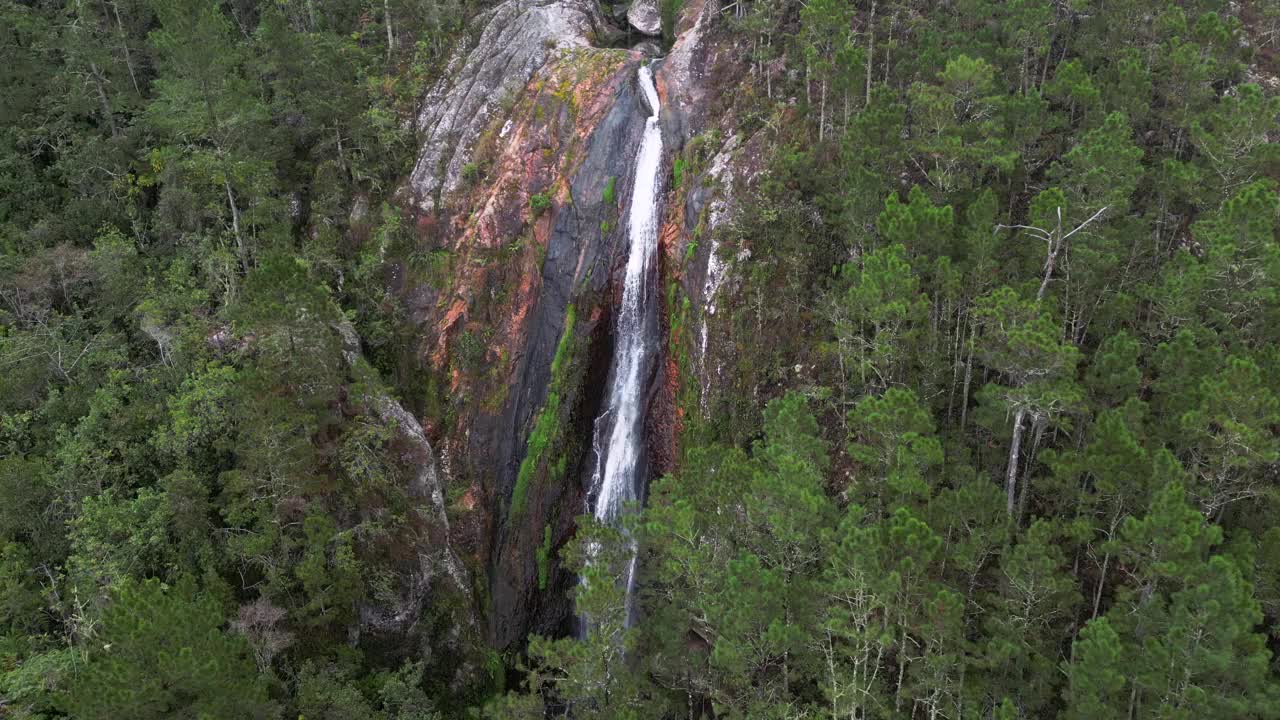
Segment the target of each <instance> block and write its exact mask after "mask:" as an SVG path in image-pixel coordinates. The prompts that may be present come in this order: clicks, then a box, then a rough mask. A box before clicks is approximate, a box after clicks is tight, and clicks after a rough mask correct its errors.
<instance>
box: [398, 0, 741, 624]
mask: <svg viewBox="0 0 1280 720" xmlns="http://www.w3.org/2000/svg"><path fill="white" fill-rule="evenodd" d="M716 7H717V4H716V3H713V2H710V0H690V2H688V3H687V4H686V6H685V9H684V11H683V13H682V15H681V17H680V19H679V22H678V23H677V26H676V31H677V33H678V37H677V40H676V43H675V45H674V47H673V48H672V50H671V52H670V53H669V55H668V56H667V58H665V59H664V60H662V61H661V62H660V63H659V65H658V70H657V72H656V73H655V76H656V78H657V84H658V87H659V92H660V94H661V95H662V114H661V124H662V126H663V132H664V144H665V145H666V146H667V147H668V148H669V150H668V153H667V156H666V157H667V161H666V163H665V164H664V170H663V172H664V173H665V172H668V171H669V168H670V167H671V162H670V160H671V157H672V155H673V154H675V153H684V154H685V155H686V158H685V162H684V164H683V165H682V168H683V169H684V171H685V173H686V175H685V178H684V180H683V182H681V183H680V184H679V186H678V187H673V188H672V190H671V192H670V194H669V195H668V197H667V200H666V202H665V203H664V205H665V207H666V208H668V214H667V216H666V220H665V222H664V225H663V227H662V231H661V237H660V245H661V253H662V260H661V262H660V270H659V272H660V273H661V277H660V278H659V280H660V285H659V287H661V288H663V289H664V291H663V293H662V294H663V295H664V299H663V302H666V301H667V300H669V299H675V300H677V306H683V307H685V308H688V307H690V306H692V307H693V308H694V312H696V313H697V314H698V315H699V316H701V317H702V318H706V317H710V316H712V315H714V303H713V302H712V298H713V297H714V296H715V294H716V292H717V290H718V289H719V288H720V287H721V286H722V285H723V284H724V282H725V278H726V277H727V276H728V275H729V274H731V268H730V267H729V266H728V264H726V263H731V262H732V258H735V257H738V256H737V255H735V254H733V253H734V252H735V251H732V250H723V251H721V250H717V247H719V245H717V242H718V241H717V240H714V239H712V240H710V241H709V242H698V241H696V239H697V238H699V236H700V234H701V233H704V232H705V231H706V228H707V218H708V216H709V215H710V216H712V217H711V219H712V221H713V222H712V224H714V223H715V222H718V221H720V220H722V219H723V217H724V216H725V215H727V214H728V212H729V208H730V207H731V203H730V189H729V188H730V186H731V185H733V184H734V183H735V182H738V181H740V180H741V179H742V178H746V177H749V176H750V172H745V173H744V172H741V168H739V167H737V166H738V163H739V160H740V158H742V157H743V152H744V148H746V147H750V146H751V145H752V143H751V141H750V140H744V139H743V138H741V137H737V136H738V133H737V132H736V131H735V129H734V128H733V127H732V125H731V123H732V117H731V116H730V115H728V114H727V113H724V112H723V110H724V109H725V108H726V107H728V106H730V105H731V104H732V102H733V97H732V90H733V88H734V87H735V83H736V81H737V77H736V76H735V75H734V72H740V71H741V69H742V64H741V63H736V60H735V58H736V57H737V56H736V55H735V52H738V51H735V50H734V49H733V45H732V43H731V42H719V40H720V39H722V38H724V37H726V36H724V35H717V32H716V27H715V24H714V13H715V9H716ZM594 8H595V4H594V3H592V2H589V0H557V1H556V2H535V3H533V4H525V5H521V4H517V3H516V2H514V0H512V1H510V2H507V3H504V4H503V5H500V6H499V7H498V8H496V9H495V10H493V11H490V12H489V13H487V14H485V15H484V16H482V18H481V19H480V22H483V23H485V27H484V30H483V32H482V33H481V34H480V39H479V40H478V41H477V42H476V43H475V45H474V46H471V47H468V48H465V49H463V50H462V51H460V52H459V53H458V55H457V56H455V57H454V59H453V61H452V67H451V69H450V71H449V72H448V73H446V78H447V79H446V80H443V81H442V82H441V83H439V84H438V85H437V86H435V87H434V88H433V89H432V90H431V92H430V93H429V94H428V96H427V99H426V100H425V101H424V103H423V106H422V112H421V114H420V117H419V126H420V128H421V130H422V137H423V145H422V152H421V154H420V156H419V158H418V160H417V164H416V166H415V169H414V171H413V174H412V176H411V177H410V179H409V182H408V183H407V184H406V186H405V188H404V195H403V196H402V197H403V199H404V207H405V208H406V209H408V210H409V211H410V212H411V213H412V215H413V220H414V227H415V228H416V229H417V232H418V238H419V243H418V247H417V248H416V250H415V253H414V254H415V256H416V257H417V258H419V259H420V258H423V257H430V258H434V259H437V260H433V262H438V263H439V264H440V265H441V267H442V271H441V272H438V273H434V274H433V273H432V272H430V271H428V270H424V269H423V268H421V267H417V268H415V267H414V263H415V261H414V260H413V259H411V258H400V259H399V261H398V262H395V263H393V266H392V267H391V268H390V269H389V272H388V277H389V279H390V280H391V282H392V285H393V287H394V289H395V290H396V291H397V292H398V293H399V295H400V297H401V298H402V299H403V301H404V303H405V305H406V307H407V308H408V310H409V313H410V316H411V318H412V319H413V321H414V322H415V323H416V325H417V326H418V327H419V328H420V342H421V346H420V352H421V355H422V357H423V358H424V359H425V361H426V363H427V364H428V365H429V366H430V367H431V368H432V369H433V370H434V374H435V377H437V378H438V379H439V385H440V391H441V395H442V398H441V402H443V403H447V405H448V409H447V412H446V413H441V415H442V416H445V415H447V417H448V418H449V421H448V423H447V424H446V425H444V426H442V427H440V428H436V429H430V428H429V429H428V432H427V433H423V435H422V437H423V441H424V442H425V441H426V437H427V434H429V433H433V432H434V433H438V434H439V435H440V436H442V437H438V438H437V439H439V440H442V442H438V443H437V446H442V447H445V448H447V450H448V452H447V453H446V457H445V458H444V461H445V462H446V463H447V465H448V466H449V467H450V473H449V478H448V482H450V483H454V485H451V487H450V493H449V495H450V496H452V497H458V496H461V497H464V498H466V499H467V502H465V503H455V506H454V507H451V508H450V512H451V513H452V514H451V515H450V516H449V517H450V519H452V520H453V521H454V523H453V528H452V529H453V531H454V532H455V533H457V532H458V528H459V527H467V528H475V530H474V532H473V531H472V530H467V534H468V540H467V541H459V540H458V538H457V537H455V538H454V540H455V542H454V543H453V545H452V547H455V548H465V549H464V550H459V553H458V558H459V560H461V562H462V567H464V568H469V569H470V570H471V571H472V572H473V573H483V574H484V575H486V576H487V577H486V578H484V579H483V580H481V581H480V582H487V593H486V594H485V595H484V598H485V600H486V601H487V602H486V603H485V604H484V607H483V609H482V610H480V612H481V613H482V615H483V617H484V620H485V622H484V623H483V624H484V629H485V632H486V634H487V636H488V641H489V642H490V643H491V644H492V645H493V646H495V647H497V648H508V647H518V646H519V645H520V644H521V643H522V642H523V641H524V639H525V638H526V637H527V635H528V633H529V632H531V631H532V632H537V633H540V634H553V635H554V634H558V633H563V632H566V631H567V630H568V629H569V621H570V620H571V612H572V608H571V606H570V604H569V602H568V600H567V598H568V594H569V590H570V589H571V588H572V586H573V584H574V583H575V582H576V580H575V578H573V577H572V576H571V575H570V574H569V573H567V572H564V571H563V570H561V569H560V567H559V563H558V561H557V560H556V559H555V558H556V550H557V549H558V548H559V547H560V546H561V545H563V544H564V543H565V542H567V541H568V539H569V538H571V537H572V535H573V532H574V518H575V517H576V516H577V515H578V514H580V513H581V512H583V510H584V509H585V508H584V504H583V503H584V497H583V491H584V486H585V484H586V483H585V482H584V478H586V477H588V476H589V469H588V463H589V457H588V456H589V454H590V449H591V448H590V436H591V429H592V424H593V421H594V419H595V417H596V416H597V415H598V413H599V411H600V404H601V400H602V397H601V395H602V391H603V387H604V384H605V380H606V377H607V374H608V370H609V359H610V357H611V354H612V337H611V333H612V319H611V313H612V308H613V307H614V306H615V304H616V302H617V295H618V294H619V290H620V281H621V276H622V273H621V270H622V267H623V265H624V262H625V249H626V243H627V238H626V234H625V228H624V227H623V226H624V225H625V212H624V209H625V208H627V207H628V204H629V200H630V195H631V192H632V188H631V183H632V181H633V167H632V166H633V162H634V154H635V151H636V149H637V146H638V141H639V138H640V134H641V132H642V129H643V125H644V118H645V116H646V115H647V110H646V109H645V108H643V107H641V106H640V101H639V99H638V96H637V88H636V80H635V77H636V68H637V66H638V65H639V64H640V63H641V62H645V61H647V58H646V56H645V53H644V52H643V51H641V50H632V51H625V50H620V49H605V48H596V47H591V46H590V42H591V40H592V39H593V38H594V37H597V36H599V32H600V31H599V28H598V25H597V24H598V23H599V22H601V21H600V18H599V17H598V16H597V14H596V11H595V9H594ZM630 9H631V10H633V11H636V12H637V13H638V12H641V11H642V10H643V8H638V5H632V7H631V8H630ZM649 9H650V10H652V15H653V17H652V20H654V21H655V22H654V23H650V22H649V21H648V20H645V21H644V22H645V27H648V28H650V30H651V31H652V32H654V33H657V32H660V27H659V25H660V23H656V20H657V6H656V4H651V5H649ZM645 12H647V11H645ZM630 14H635V13H630ZM645 27H641V28H639V29H641V30H642V31H645ZM686 144H690V146H691V148H692V147H693V146H694V145H696V147H697V149H696V152H695V151H694V150H692V149H690V150H684V149H683V148H685V146H686ZM695 156H696V157H695ZM723 258H730V260H728V261H724V260H723ZM672 283H674V287H675V288H676V289H678V291H679V293H680V296H679V297H677V296H672V295H668V293H667V290H668V289H671V288H672V287H673V285H672ZM682 298H688V299H689V300H690V301H691V302H681V299H682ZM675 311H676V308H674V307H665V308H664V309H663V313H664V315H666V316H671V315H672V314H673V313H674V312H675ZM688 319H689V320H691V321H694V322H683V323H680V324H679V327H676V323H675V322H674V321H672V320H671V318H670V317H668V318H667V319H666V320H664V322H663V325H664V327H663V328H662V332H663V335H664V338H670V340H671V344H670V346H669V347H668V343H667V342H666V341H663V342H661V343H660V344H661V346H662V349H661V351H660V357H659V358H658V365H659V367H661V368H664V369H663V370H662V374H663V376H664V377H661V378H659V380H660V382H655V383H654V385H653V388H654V390H653V392H652V394H651V397H652V400H651V403H652V408H653V410H652V411H651V412H650V414H649V416H650V424H649V426H648V427H647V432H648V433H649V435H650V436H651V440H650V443H649V445H650V449H651V450H650V451H651V454H652V464H653V466H654V467H655V468H656V469H657V471H659V472H662V471H665V470H668V469H670V468H672V467H673V463H674V462H675V457H676V448H675V439H676V436H677V431H676V428H677V427H678V425H679V412H680V411H679V407H678V406H679V405H680V401H678V400H677V399H676V396H677V394H679V393H682V392H687V390H688V389H691V388H698V389H699V390H701V389H703V388H704V386H705V384H706V383H709V382H710V380H709V379H708V378H709V377H710V374H709V372H708V370H707V368H708V367H709V366H708V365H707V362H706V361H705V358H706V356H707V354H708V353H707V352H706V349H705V344H704V345H702V347H701V348H697V347H695V348H694V350H693V352H694V354H695V356H696V357H695V358H694V361H693V365H688V364H687V363H684V361H682V360H679V359H678V358H679V357H681V356H682V355H683V354H685V352H686V350H684V349H681V348H680V347H678V346H677V345H678V342H684V341H683V340H681V339H680V338H683V337H684V336H685V335H687V334H688V333H689V332H690V328H695V327H699V323H702V324H701V327H702V332H703V336H704V337H705V336H706V332H707V328H706V325H705V321H704V320H699V319H698V318H688ZM712 332H713V333H714V330H712ZM713 337H714V335H713ZM682 367H683V369H682ZM553 368H554V370H553ZM691 375H696V376H698V377H697V378H694V379H690V378H689V377H687V376H691ZM682 384H683V385H682ZM682 388H683V389H682ZM406 424H407V423H406ZM535 427H545V428H551V429H552V432H551V436H550V437H544V436H539V438H538V440H537V442H531V441H530V437H531V434H532V433H533V432H534V429H535ZM539 432H541V431H539ZM410 434H412V433H410ZM433 437H435V436H434V435H433ZM437 480H438V478H437ZM437 484H438V483H437ZM422 486H423V488H424V489H428V494H430V491H429V488H431V487H432V486H433V481H432V480H431V479H430V478H424V479H423V481H422ZM460 514H461V517H460V516H459V515H460ZM436 567H437V568H440V567H443V566H441V565H437V566H436ZM437 572H438V570H437ZM380 617H384V618H387V617H394V613H391V614H390V615H386V616H380ZM384 621H385V620H384ZM388 622H389V621H388Z"/></svg>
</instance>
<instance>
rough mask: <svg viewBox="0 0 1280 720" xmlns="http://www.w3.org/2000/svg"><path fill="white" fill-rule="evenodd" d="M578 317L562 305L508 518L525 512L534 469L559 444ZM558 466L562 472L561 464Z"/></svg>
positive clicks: (536, 468) (572, 309)
mask: <svg viewBox="0 0 1280 720" xmlns="http://www.w3.org/2000/svg"><path fill="white" fill-rule="evenodd" d="M577 317H578V315H577V310H576V309H575V308H574V306H573V304H572V303H570V304H569V306H568V307H566V308H565V313H564V331H563V332H562V333H561V335H560V342H559V343H557V344H556V354H555V357H554V358H552V360H551V382H550V384H549V385H548V388H547V399H546V401H545V402H544V403H543V404H542V409H541V410H539V411H538V415H537V416H536V417H535V419H534V421H533V429H532V430H531V431H530V432H529V441H528V443H527V445H526V448H525V454H524V459H523V460H521V461H520V470H519V472H518V473H517V474H516V486H515V488H514V489H513V490H512V492H511V512H510V517H511V518H519V517H520V516H521V515H523V514H524V509H525V503H526V502H527V501H528V497H529V485H530V483H531V481H532V480H533V476H534V473H535V472H537V471H538V469H539V468H540V467H541V466H542V464H543V460H544V459H545V458H546V453H547V451H548V450H552V451H554V450H556V449H557V448H559V447H560V445H561V441H562V438H563V435H564V425H565V422H566V418H564V417H562V414H561V412H560V398H561V393H565V392H568V390H569V388H568V383H569V374H570V373H569V368H570V366H571V365H572V364H573V358H572V354H573V346H574V340H575V338H574V335H573V330H574V325H575V324H576V322H577ZM560 467H561V472H562V473H563V468H564V466H563V465H560Z"/></svg>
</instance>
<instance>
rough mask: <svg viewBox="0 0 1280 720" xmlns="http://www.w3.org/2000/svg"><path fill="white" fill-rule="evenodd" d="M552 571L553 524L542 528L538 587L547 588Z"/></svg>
mask: <svg viewBox="0 0 1280 720" xmlns="http://www.w3.org/2000/svg"><path fill="white" fill-rule="evenodd" d="M550 571H551V525H549V524H548V525H545V526H543V528H542V545H541V546H540V547H539V548H538V589H539V590H546V589H547V579H548V577H549V576H550Z"/></svg>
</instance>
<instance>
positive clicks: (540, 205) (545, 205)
mask: <svg viewBox="0 0 1280 720" xmlns="http://www.w3.org/2000/svg"><path fill="white" fill-rule="evenodd" d="M550 208H551V196H550V195H547V194H546V193H534V194H533V195H530V196H529V214H530V215H532V216H533V217H535V218H536V217H538V216H539V215H541V214H542V213H544V212H546V211H547V210H549V209H550Z"/></svg>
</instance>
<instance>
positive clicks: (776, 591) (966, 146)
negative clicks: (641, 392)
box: [493, 0, 1280, 720]
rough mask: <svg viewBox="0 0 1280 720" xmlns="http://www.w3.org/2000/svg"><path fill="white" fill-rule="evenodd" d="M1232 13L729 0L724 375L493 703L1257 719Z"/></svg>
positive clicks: (1251, 103)
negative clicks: (766, 155) (753, 153)
mask: <svg viewBox="0 0 1280 720" xmlns="http://www.w3.org/2000/svg"><path fill="white" fill-rule="evenodd" d="M1265 5H1267V4H1266V3H1239V4H1235V5H1232V6H1230V7H1229V6H1228V4H1227V3H1220V2H1194V1H1187V2H1167V1H1164V0H1161V1H1160V2H1155V3H1151V2H1125V1H1123V0H1121V1H1120V2H1106V3H1102V2H1082V3H1057V2H1037V1H1035V0H1028V1H1025V2H1003V1H996V0H965V1H963V2H955V3H934V2H914V1H911V0H897V1H888V2H883V1H877V2H872V1H865V2H853V3H849V2H841V1H839V0H835V1H831V0H810V1H809V2H807V3H796V2H788V1H787V0H772V1H771V0H759V1H758V2H752V3H734V4H732V5H726V9H729V8H731V9H732V11H733V12H732V14H733V16H734V17H732V18H731V19H728V20H726V25H727V28H726V29H724V32H726V33H732V34H733V35H734V37H735V39H736V40H737V41H738V43H739V46H740V47H743V46H745V47H746V48H747V52H748V53H749V56H748V57H747V58H745V60H746V61H747V62H750V63H751V73H750V75H748V77H747V79H746V80H745V81H744V83H743V86H742V87H741V88H740V91H739V92H737V93H735V94H734V96H733V97H732V98H731V100H730V101H729V106H728V107H727V108H726V110H727V113H728V114H729V115H730V116H732V117H733V118H734V120H735V121H734V122H733V123H731V124H730V125H729V129H730V131H732V132H736V133H737V134H739V135H740V137H741V138H743V139H747V138H749V139H750V142H751V143H764V144H766V145H767V146H768V147H770V148H771V149H772V152H771V157H772V160H771V161H770V165H769V167H768V168H767V169H766V174H765V176H764V179H762V180H761V181H760V182H759V183H758V184H757V185H755V186H749V185H743V184H739V185H736V186H734V187H733V188H731V189H730V190H731V192H730V195H731V196H733V195H736V196H737V202H736V207H737V208H738V216H737V217H736V218H735V219H734V220H733V221H731V224H730V226H728V227H726V228H721V229H719V230H716V231H713V232H717V233H719V236H718V237H719V240H720V246H721V250H720V252H721V253H722V254H723V256H724V262H726V263H730V264H731V267H732V268H733V269H732V270H731V272H733V273H737V274H738V275H740V280H738V281H731V282H730V284H729V285H730V287H731V290H729V291H722V293H721V296H720V297H719V298H717V302H718V303H720V304H721V306H722V307H721V308H720V309H719V311H718V314H717V316H716V322H726V321H725V320H722V319H721V315H722V314H724V313H729V314H730V319H729V320H728V321H727V322H729V323H731V325H732V328H731V329H730V330H729V331H727V332H725V333H724V334H723V335H722V336H718V335H716V334H713V335H712V341H711V346H712V348H713V350H712V351H711V352H712V355H713V358H712V362H722V363H723V364H724V367H723V368H722V372H721V374H720V377H722V378H724V379H725V382H726V383H728V387H724V388H718V389H717V388H713V390H712V397H711V399H710V402H709V407H707V408H705V410H706V411H705V412H704V409H703V408H699V407H697V406H696V405H695V406H693V407H688V408H686V413H685V415H684V419H685V427H684V431H683V435H682V437H683V440H684V442H683V443H682V454H681V458H680V461H679V463H678V469H677V471H676V472H675V473H674V474H672V475H671V476H669V477H665V478H662V479H661V480H659V481H657V482H656V483H655V484H654V486H653V487H652V490H651V494H650V496H649V500H648V507H646V508H645V509H644V511H643V513H642V514H641V515H640V517H639V518H638V519H637V521H636V527H635V532H636V533H637V534H638V535H639V537H640V538H641V540H640V544H641V547H642V558H641V563H642V566H643V571H642V572H643V574H644V577H645V583H644V587H643V588H642V591H641V600H640V602H641V604H642V607H643V611H642V615H643V617H642V620H641V621H640V622H639V623H638V625H637V626H635V627H631V628H627V627H625V626H624V624H623V623H622V622H621V615H620V613H621V612H622V599H621V596H620V594H619V592H618V591H617V590H616V588H615V586H614V585H613V584H611V583H607V582H588V583H586V584H585V585H583V586H581V587H580V588H579V591H578V592H579V596H578V603H579V607H580V608H583V607H589V608H590V611H589V612H588V613H587V615H588V617H591V618H597V617H606V618H611V619H612V620H611V621H607V622H598V623H593V624H592V625H590V626H589V632H588V635H587V637H586V639H585V640H581V641H580V640H576V639H569V640H559V641H555V642H550V643H549V642H547V641H544V640H538V641H536V642H534V643H533V644H532V645H531V647H530V653H531V655H532V658H531V662H530V668H531V675H530V679H529V683H528V688H527V690H526V691H523V692H521V693H517V694H515V695H512V696H510V698H509V699H508V700H507V701H506V704H502V705H495V706H494V708H493V712H494V713H495V714H497V715H499V716H503V717H540V716H541V714H542V712H544V710H550V711H552V712H559V711H560V710H561V709H565V708H567V709H568V711H569V712H570V713H571V715H572V716H573V717H637V718H638V717H699V716H704V717H707V716H711V713H714V716H715V717H741V718H799V717H831V718H841V717H843V718H930V719H933V718H1000V719H1002V720H1004V719H1012V718H1045V717H1062V718H1195V717H1213V718H1257V717H1275V716H1276V714H1277V713H1280V704H1278V703H1280V672H1278V669H1280V666H1278V665H1277V662H1276V660H1275V650H1276V649H1277V648H1280V624H1278V623H1280V595H1277V587H1278V585H1277V579H1278V578H1277V575H1276V566H1277V558H1278V557H1280V556H1277V552H1280V545H1277V543H1278V542H1280V527H1277V526H1280V505H1277V500H1278V499H1280V497H1278V496H1277V492H1276V489H1277V485H1276V467H1277V464H1276V463H1277V460H1278V459H1280V455H1278V453H1280V444H1277V442H1278V438H1277V435H1276V429H1277V427H1280V425H1278V424H1277V423H1278V421H1280V414H1277V413H1278V411H1280V400H1278V396H1277V393H1280V366H1278V365H1277V362H1278V361H1280V355H1277V351H1276V346H1275V339H1276V338H1277V337H1280V335H1278V334H1277V333H1280V326H1277V325H1276V319H1277V315H1276V312H1277V310H1278V309H1280V305H1278V304H1277V303H1278V301H1280V295H1277V290H1280V284H1278V283H1280V275H1278V274H1277V273H1278V272H1280V265H1278V264H1277V261H1278V260H1280V245H1277V241H1278V239H1280V238H1278V235H1277V229H1278V227H1280V196H1278V195H1277V184H1276V180H1277V179H1278V178H1280V145H1277V144H1276V141H1277V140H1278V139H1280V98H1277V97H1276V94H1275V91H1274V87H1275V78H1274V73H1275V72H1276V69H1277V68H1276V64H1275V57H1276V50H1275V35H1274V33H1270V34H1269V30H1268V29H1269V28H1272V27H1274V22H1275V18H1276V16H1277V13H1276V11H1274V10H1271V9H1269V8H1267V7H1264V6H1265ZM1267 18H1269V19H1267ZM1268 23H1271V25H1268ZM1260 82H1261V83H1263V84H1261V85H1260V84H1258V83H1260ZM697 144H698V142H697V141H695V143H694V144H693V145H694V146H695V147H691V148H689V149H688V150H687V151H686V153H685V154H684V155H683V156H682V158H681V159H680V160H678V161H677V165H678V166H680V167H681V170H682V172H690V170H689V168H690V167H693V168H694V169H696V167H697V165H698V163H699V162H705V157H704V156H700V155H699V153H700V151H699V150H698V149H697V148H696V145H697ZM713 147H714V145H713ZM744 248H745V249H749V250H750V256H749V259H747V260H743V257H744V255H743V253H742V251H743V249H744ZM717 339H718V340H719V342H721V343H722V344H724V345H726V347H723V348H722V349H721V350H720V352H719V353H718V354H717V353H716V351H715V350H714V347H715V343H716V341H717ZM676 340H677V341H680V340H681V339H680V338H677V339H676ZM683 341H685V342H690V339H688V338H685V339H683ZM693 342H696V341H693ZM770 398H772V400H769V399H770ZM766 401H767V403H766ZM589 536H590V538H591V540H590V542H596V543H607V542H608V540H607V538H605V539H601V538H600V537H597V536H596V535H595V534H590V533H589ZM568 557H569V559H570V560H571V561H573V557H574V556H573V555H572V554H570V555H569V556H568ZM577 562H578V563H579V567H583V566H584V565H583V563H584V561H583V559H582V558H578V559H577ZM598 562H599V561H598V560H596V561H593V563H591V564H586V565H585V570H586V571H587V572H589V573H591V575H590V577H591V578H592V579H594V578H596V577H599V576H607V573H606V572H605V571H603V570H601V569H600V568H598V567H595V563H598ZM616 572H617V571H616V569H615V574H616ZM619 649H626V650H629V651H631V652H630V653H629V655H627V657H626V658H625V660H624V659H622V658H618V657H617V656H616V652H617V651H618V650H619ZM611 653H613V655H611ZM624 662H625V669H623V670H620V669H619V667H620V666H622V665H623V663H624Z"/></svg>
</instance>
